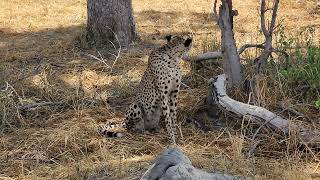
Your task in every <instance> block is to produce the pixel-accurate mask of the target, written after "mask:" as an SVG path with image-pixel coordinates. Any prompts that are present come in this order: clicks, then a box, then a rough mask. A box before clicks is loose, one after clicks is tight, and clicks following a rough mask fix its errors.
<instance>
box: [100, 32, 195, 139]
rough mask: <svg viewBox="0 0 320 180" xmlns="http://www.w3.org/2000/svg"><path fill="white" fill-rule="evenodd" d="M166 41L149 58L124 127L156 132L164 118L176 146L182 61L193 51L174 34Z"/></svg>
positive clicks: (185, 39) (134, 130)
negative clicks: (161, 119) (186, 54)
mask: <svg viewBox="0 0 320 180" xmlns="http://www.w3.org/2000/svg"><path fill="white" fill-rule="evenodd" d="M166 39H167V43H166V44H165V45H163V46H162V47H160V48H158V49H156V50H154V51H153V52H151V54H150V56H149V59H148V66H147V69H146V71H145V72H144V74H143V76H142V78H141V81H140V84H139V87H138V92H137V95H136V99H135V101H134V102H133V103H132V104H131V105H130V106H129V108H128V110H127V112H126V119H125V124H126V128H127V129H128V130H129V131H131V132H140V133H143V132H145V131H157V130H159V129H160V128H159V121H160V117H161V116H163V117H164V120H165V124H166V129H167V131H168V133H169V135H170V138H171V140H172V142H173V143H174V144H175V143H176V127H177V122H176V119H177V95H178V92H179V90H180V84H181V72H180V67H179V60H180V59H181V57H182V55H183V54H184V53H186V52H187V51H188V50H189V49H190V47H191V42H192V39H191V38H190V37H186V38H184V37H180V36H171V35H170V36H167V37H166ZM106 132H107V131H106ZM110 135H114V136H117V135H118V134H110Z"/></svg>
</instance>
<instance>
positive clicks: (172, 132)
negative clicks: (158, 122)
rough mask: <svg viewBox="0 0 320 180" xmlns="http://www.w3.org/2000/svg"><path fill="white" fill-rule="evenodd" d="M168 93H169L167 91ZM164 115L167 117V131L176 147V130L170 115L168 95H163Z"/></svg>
mask: <svg viewBox="0 0 320 180" xmlns="http://www.w3.org/2000/svg"><path fill="white" fill-rule="evenodd" d="M166 92H167V91H166ZM161 97H162V98H161V99H162V113H163V116H164V117H165V123H166V129H167V132H168V133H169V135H170V138H171V141H172V143H173V144H174V145H176V129H175V127H174V126H173V124H172V119H171V115H170V106H169V97H168V94H165V93H163V94H162V96H161Z"/></svg>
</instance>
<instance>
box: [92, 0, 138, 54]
mask: <svg viewBox="0 0 320 180" xmlns="http://www.w3.org/2000/svg"><path fill="white" fill-rule="evenodd" d="M87 13H88V19H87V40H88V42H89V44H90V45H95V46H109V47H111V48H114V47H115V46H119V45H120V46H123V47H127V46H128V45H129V44H131V43H132V42H133V41H134V40H135V39H136V29H135V22H134V17H133V10H132V2H131V0H88V2H87ZM117 48H119V47H117Z"/></svg>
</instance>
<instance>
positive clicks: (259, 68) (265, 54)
mask: <svg viewBox="0 0 320 180" xmlns="http://www.w3.org/2000/svg"><path fill="white" fill-rule="evenodd" d="M278 5H279V0H275V1H274V5H273V9H272V17H271V22H270V25H269V27H268V29H267V27H266V26H267V25H266V19H265V13H266V12H267V10H268V9H267V8H266V1H265V0H262V1H261V8H260V14H261V17H260V18H261V30H262V32H263V35H264V36H265V40H266V41H265V45H264V50H263V51H262V53H261V55H260V57H258V58H257V60H256V62H255V64H256V73H263V72H264V71H265V68H266V65H267V62H268V58H269V56H270V55H271V53H272V51H273V48H272V34H273V30H274V26H275V23H276V17H277V11H278Z"/></svg>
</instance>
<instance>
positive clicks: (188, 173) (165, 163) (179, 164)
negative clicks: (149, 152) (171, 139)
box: [140, 148, 240, 180]
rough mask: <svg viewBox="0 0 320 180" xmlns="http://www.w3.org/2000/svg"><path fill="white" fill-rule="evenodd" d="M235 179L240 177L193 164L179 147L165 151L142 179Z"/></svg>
mask: <svg viewBox="0 0 320 180" xmlns="http://www.w3.org/2000/svg"><path fill="white" fill-rule="evenodd" d="M185 179H187V180H199V179H201V180H235V179H240V178H239V177H235V176H231V175H227V174H223V173H220V172H213V173H208V172H205V171H203V170H200V169H197V168H195V167H193V166H192V164H191V161H190V160H189V158H188V157H187V156H185V155H184V154H183V152H182V151H181V150H180V149H179V148H169V149H166V150H165V151H163V152H162V153H161V154H160V155H159V156H158V157H157V158H156V159H155V162H154V163H153V164H152V165H151V166H150V168H149V169H148V170H147V171H146V172H145V174H144V175H143V176H142V178H141V179H140V180H185Z"/></svg>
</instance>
